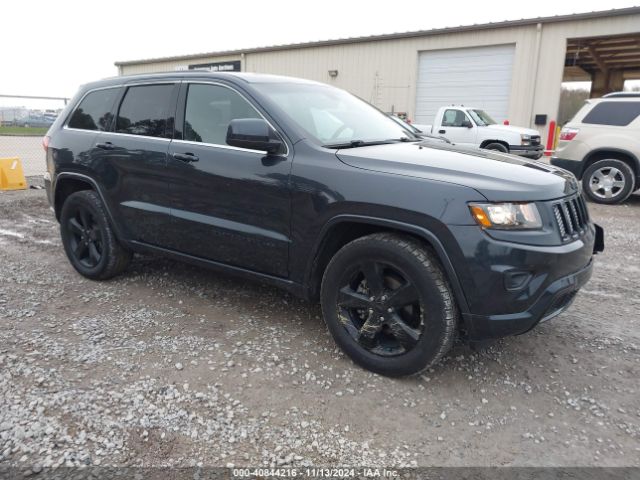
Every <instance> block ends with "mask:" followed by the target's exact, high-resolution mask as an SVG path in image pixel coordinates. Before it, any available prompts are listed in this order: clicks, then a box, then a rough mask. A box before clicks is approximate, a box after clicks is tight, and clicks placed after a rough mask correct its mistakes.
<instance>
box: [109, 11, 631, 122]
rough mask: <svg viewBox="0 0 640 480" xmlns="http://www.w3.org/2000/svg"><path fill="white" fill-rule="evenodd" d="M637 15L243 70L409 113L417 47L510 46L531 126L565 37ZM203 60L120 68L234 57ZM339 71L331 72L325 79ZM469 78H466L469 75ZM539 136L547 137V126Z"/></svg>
mask: <svg viewBox="0 0 640 480" xmlns="http://www.w3.org/2000/svg"><path fill="white" fill-rule="evenodd" d="M639 26H640V15H628V16H617V17H603V18H598V19H587V20H585V19H581V20H572V21H566V22H560V23H546V24H542V25H535V24H534V25H525V26H514V27H503V28H496V29H483V30H478V31H466V32H453V33H446V34H441V35H427V36H424V37H414V38H401V39H393V40H380V41H372V42H364V43H347V44H342V45H330V46H316V47H308V48H292V49H290V50H277V51H262V52H255V53H247V54H246V55H245V56H244V59H243V70H244V71H247V72H259V73H274V74H280V75H290V76H296V77H303V78H309V79H312V80H317V81H321V82H325V83H328V84H331V85H335V86H337V87H340V88H344V89H346V90H348V91H350V92H352V93H354V94H355V95H358V96H360V97H361V98H363V99H365V100H367V101H370V102H371V103H373V104H375V105H376V106H378V107H379V108H381V109H382V110H385V111H391V110H392V109H393V110H394V111H396V112H407V114H408V115H409V117H410V118H413V116H414V113H415V101H416V100H415V99H416V81H417V69H418V54H419V52H421V51H427V50H441V49H451V48H465V47H477V46H485V45H504V44H515V46H516V48H515V55H514V60H513V77H512V81H511V94H510V98H509V109H508V111H509V120H510V122H511V123H512V124H513V125H522V126H532V127H533V126H534V125H533V118H534V115H535V114H546V115H547V116H548V119H549V120H551V119H554V118H555V117H556V115H557V111H558V103H559V100H560V84H561V82H562V74H563V69H564V57H565V48H566V41H567V38H578V37H592V36H599V35H618V34H623V33H631V32H638V31H640V28H639ZM238 59H240V56H225V57H202V58H197V59H190V60H184V61H171V62H157V63H147V64H138V65H125V66H123V67H121V73H122V74H133V73H149V72H157V71H170V70H175V69H176V67H178V66H180V65H187V64H193V63H206V62H217V61H228V60H238ZM329 70H337V71H338V75H337V77H335V78H334V77H331V76H329ZM470 81H472V79H470ZM540 130H541V133H542V134H546V131H545V128H541V129H540Z"/></svg>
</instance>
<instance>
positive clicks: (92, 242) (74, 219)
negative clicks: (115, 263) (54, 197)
mask: <svg viewBox="0 0 640 480" xmlns="http://www.w3.org/2000/svg"><path fill="white" fill-rule="evenodd" d="M65 228H66V229H67V233H68V235H69V243H70V247H71V251H72V253H73V256H74V257H75V259H76V261H78V262H79V263H80V264H81V265H84V266H85V267H87V268H95V267H96V266H97V265H98V264H99V263H100V260H101V259H102V257H103V250H104V232H103V231H102V230H101V229H100V225H99V224H98V222H97V221H96V219H95V218H94V217H93V214H92V213H91V211H90V210H89V209H88V208H87V207H86V206H84V205H76V206H75V208H74V211H73V212H71V215H70V217H69V218H68V219H67V222H66V225H65Z"/></svg>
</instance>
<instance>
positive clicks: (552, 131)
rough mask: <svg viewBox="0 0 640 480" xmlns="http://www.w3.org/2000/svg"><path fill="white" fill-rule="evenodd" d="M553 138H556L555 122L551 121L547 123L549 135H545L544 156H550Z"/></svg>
mask: <svg viewBox="0 0 640 480" xmlns="http://www.w3.org/2000/svg"><path fill="white" fill-rule="evenodd" d="M555 136H556V121H555V120H551V122H549V135H547V151H546V152H544V153H545V155H550V152H551V150H553V139H554V138H555ZM547 152H549V153H547Z"/></svg>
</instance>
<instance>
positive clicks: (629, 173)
mask: <svg viewBox="0 0 640 480" xmlns="http://www.w3.org/2000/svg"><path fill="white" fill-rule="evenodd" d="M635 181H636V178H635V175H634V173H633V170H632V169H631V167H630V166H629V165H627V164H626V163H625V162H623V161H622V160H618V159H616V158H607V159H604V160H598V161H597V162H595V163H593V164H592V165H590V166H589V167H588V168H587V169H586V170H585V172H584V174H583V175H582V190H583V191H584V193H585V194H586V195H587V197H588V198H589V200H591V201H593V202H596V203H604V204H609V205H611V204H614V203H620V202H624V201H625V200H626V199H627V198H629V195H631V194H632V193H633V191H634V190H635Z"/></svg>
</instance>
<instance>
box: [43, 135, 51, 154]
mask: <svg viewBox="0 0 640 480" xmlns="http://www.w3.org/2000/svg"><path fill="white" fill-rule="evenodd" d="M49 140H51V137H49V136H48V135H45V136H44V137H42V148H44V151H45V152H46V151H47V149H48V148H49Z"/></svg>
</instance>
